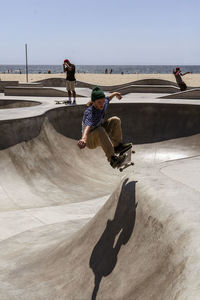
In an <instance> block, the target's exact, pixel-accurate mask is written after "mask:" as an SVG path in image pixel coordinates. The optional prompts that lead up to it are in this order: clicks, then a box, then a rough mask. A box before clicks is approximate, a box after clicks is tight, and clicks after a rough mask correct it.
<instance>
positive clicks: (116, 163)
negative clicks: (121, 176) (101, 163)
mask: <svg viewBox="0 0 200 300" xmlns="http://www.w3.org/2000/svg"><path fill="white" fill-rule="evenodd" d="M126 156H127V155H126V154H125V153H124V154H122V155H119V156H117V155H113V156H112V157H111V160H110V165H111V167H113V168H114V169H115V168H119V167H120V166H121V164H122V163H123V162H124V161H125V159H126Z"/></svg>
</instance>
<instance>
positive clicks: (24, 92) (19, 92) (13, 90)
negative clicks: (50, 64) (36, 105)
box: [4, 86, 81, 97]
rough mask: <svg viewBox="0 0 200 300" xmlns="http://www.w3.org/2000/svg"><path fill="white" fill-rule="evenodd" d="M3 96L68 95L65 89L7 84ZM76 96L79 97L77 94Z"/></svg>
mask: <svg viewBox="0 0 200 300" xmlns="http://www.w3.org/2000/svg"><path fill="white" fill-rule="evenodd" d="M4 94H5V96H33V97H36V96H39V97H68V93H67V92H66V91H62V90H61V89H60V90H59V89H56V88H48V87H33V86H28V87H26V86H22V87H21V86H19V87H12V86H7V87H5V89H4ZM77 97H81V96H80V95H77Z"/></svg>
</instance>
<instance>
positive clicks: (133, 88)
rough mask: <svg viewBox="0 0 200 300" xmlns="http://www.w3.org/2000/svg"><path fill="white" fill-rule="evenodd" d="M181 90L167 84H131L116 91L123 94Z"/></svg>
mask: <svg viewBox="0 0 200 300" xmlns="http://www.w3.org/2000/svg"><path fill="white" fill-rule="evenodd" d="M177 90H179V89H178V88H177V87H175V86H166V85H134V84H133V85H129V86H126V87H121V88H118V89H116V90H115V91H118V92H120V93H121V94H122V95H126V94H129V93H175V92H177Z"/></svg>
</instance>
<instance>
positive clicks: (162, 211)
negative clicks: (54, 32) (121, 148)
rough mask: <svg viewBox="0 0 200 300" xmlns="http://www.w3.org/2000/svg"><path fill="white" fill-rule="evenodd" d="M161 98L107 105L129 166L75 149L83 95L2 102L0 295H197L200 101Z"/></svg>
mask: <svg viewBox="0 0 200 300" xmlns="http://www.w3.org/2000/svg"><path fill="white" fill-rule="evenodd" d="M85 92H86V93H87V92H88V91H85ZM157 96H159V95H158V94H135V93H134V94H129V95H126V96H125V97H124V98H123V100H122V101H121V102H119V101H118V100H113V104H111V105H110V107H109V111H108V116H111V115H118V116H119V117H120V118H121V120H122V127H123V134H124V140H125V141H132V142H133V144H134V149H135V150H136V154H134V155H133V160H134V162H135V166H134V167H130V168H129V169H127V170H126V171H124V173H120V172H119V171H118V170H115V169H112V168H111V167H110V165H109V164H108V162H107V161H106V158H105V155H104V153H103V151H102V150H101V149H100V148H97V149H95V150H89V149H84V150H80V149H79V148H78V147H77V141H76V140H77V139H78V138H80V131H81V119H82V114H83V111H84V109H85V103H86V102H87V101H88V100H89V99H88V98H78V99H77V105H74V106H65V105H60V106H57V105H55V102H54V100H53V101H52V98H51V97H49V98H45V97H41V98H39V97H38V98H37V101H39V102H40V105H37V106H33V107H25V108H13V109H8V110H7V109H4V110H2V111H0V134H1V135H0V141H1V150H0V168H1V172H0V224H1V228H2V230H1V233H0V245H1V247H0V299H2V300H7V299H8V300H10V299H12V300H13V299H14V300H15V299H17V300H18V299H23V300H25V299H31V300H32V299H33V300H35V299H39V300H40V299H42V300H43V299H50V300H55V299H63V300H64V299H78V300H79V299H80V300H84V299H105V300H107V299H120V300H121V299H130V300H132V299H142V300H149V299H150V300H157V299H158V300H160V299H162V300H169V299H170V300H171V299H178V300H185V299H194V300H197V299H199V298H200V289H199V286H200V279H199V272H200V259H199V258H200V247H199V233H200V232H199V231H200V230H199V225H200V213H199V212H200V207H199V206H200V202H199V200H200V194H199V186H200V176H199V175H200V174H199V170H200V160H199V157H200V106H199V103H200V101H198V100H194V101H192V100H176V99H174V100H171V99H158V98H157ZM2 98H4V100H8V99H9V97H5V96H4V97H3V96H2V97H1V99H2ZM15 98H16V99H18V100H19V97H15ZM24 98H27V101H31V100H32V98H33V97H21V101H22V100H24ZM34 99H35V98H34ZM19 101H20V100H19ZM187 174H188V176H187Z"/></svg>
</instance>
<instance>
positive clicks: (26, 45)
mask: <svg viewBox="0 0 200 300" xmlns="http://www.w3.org/2000/svg"><path fill="white" fill-rule="evenodd" d="M25 53H26V82H28V55H27V44H25Z"/></svg>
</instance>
